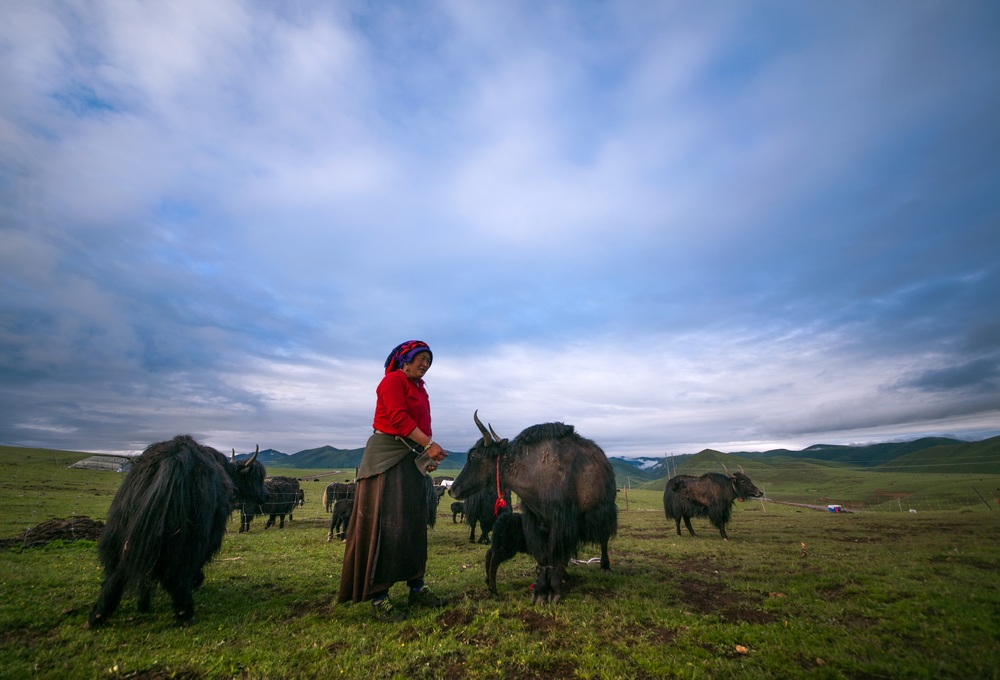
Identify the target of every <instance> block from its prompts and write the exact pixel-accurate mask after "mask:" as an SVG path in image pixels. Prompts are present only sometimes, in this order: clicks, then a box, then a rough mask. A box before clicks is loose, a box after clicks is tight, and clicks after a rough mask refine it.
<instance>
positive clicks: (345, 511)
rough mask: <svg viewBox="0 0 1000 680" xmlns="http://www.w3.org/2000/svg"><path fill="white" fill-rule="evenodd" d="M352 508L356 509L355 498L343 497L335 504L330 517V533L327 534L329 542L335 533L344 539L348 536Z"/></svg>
mask: <svg viewBox="0 0 1000 680" xmlns="http://www.w3.org/2000/svg"><path fill="white" fill-rule="evenodd" d="M352 510H354V499H353V498H341V499H340V500H339V501H337V502H336V503H334V504H333V516H332V517H331V518H330V533H328V534H327V535H326V542H327V543H329V542H330V541H332V540H333V535H334V533H336V534H337V538H339V539H340V540H342V541H343V540H344V539H346V538H347V524H348V522H350V521H351V511H352Z"/></svg>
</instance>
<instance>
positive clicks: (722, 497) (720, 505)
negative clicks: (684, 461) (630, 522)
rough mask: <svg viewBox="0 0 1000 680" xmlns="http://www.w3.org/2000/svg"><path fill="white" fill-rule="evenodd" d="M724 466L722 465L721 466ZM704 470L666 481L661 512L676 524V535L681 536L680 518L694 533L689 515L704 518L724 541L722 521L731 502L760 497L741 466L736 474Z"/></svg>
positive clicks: (727, 514) (728, 514)
mask: <svg viewBox="0 0 1000 680" xmlns="http://www.w3.org/2000/svg"><path fill="white" fill-rule="evenodd" d="M723 467H724V468H725V466H723ZM726 473H727V474H722V473H721V472H708V473H706V474H703V475H702V476H701V477H693V476H691V475H677V476H676V477H672V478H671V479H668V480H667V486H666V488H665V489H664V490H663V512H664V514H666V516H667V519H668V520H671V519H672V520H674V523H675V524H676V525H677V535H678V536H681V535H683V534H681V520H682V519H683V520H684V526H686V527H687V530H688V532H689V533H690V534H691V535H692V536H696V535H697V534H695V533H694V529H692V528H691V518H692V517H708V520H709V521H710V522H711V523H712V525H713V526H714V527H715V528H716V529H718V530H719V533H720V534H722V538H723V539H724V540H727V541H728V540H729V536H727V535H726V524H728V523H729V517H730V515H731V514H732V510H733V503H734V502H735V501H736V500H737V499H739V500H741V501H742V500H746V499H747V498H757V497H759V496H763V495H764V492H763V491H760V490H759V489H758V488H757V487H756V486H754V485H753V482H751V481H750V478H749V477H747V476H746V475H745V474H744V473H743V468H742V467H740V471H739V472H737V473H736V474H728V473H729V470H726Z"/></svg>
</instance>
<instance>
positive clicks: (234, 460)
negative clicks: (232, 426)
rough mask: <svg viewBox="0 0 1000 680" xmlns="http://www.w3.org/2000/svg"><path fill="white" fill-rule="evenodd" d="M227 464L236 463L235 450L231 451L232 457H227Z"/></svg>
mask: <svg viewBox="0 0 1000 680" xmlns="http://www.w3.org/2000/svg"><path fill="white" fill-rule="evenodd" d="M229 462H230V463H235V462H236V449H233V455H231V456H230V457H229Z"/></svg>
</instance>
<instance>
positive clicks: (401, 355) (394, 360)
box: [385, 340, 434, 375]
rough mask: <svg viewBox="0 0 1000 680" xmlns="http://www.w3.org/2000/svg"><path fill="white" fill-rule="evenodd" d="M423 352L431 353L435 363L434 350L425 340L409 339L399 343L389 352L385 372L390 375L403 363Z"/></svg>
mask: <svg viewBox="0 0 1000 680" xmlns="http://www.w3.org/2000/svg"><path fill="white" fill-rule="evenodd" d="M421 352H427V353H428V354H430V355H431V363H434V352H432V351H431V348H430V347H429V346H428V345H427V343H426V342H424V341H423V340H408V341H407V342H404V343H403V344H401V345H397V346H396V348H395V349H394V350H392V351H391V352H389V356H388V357H387V358H386V360H385V374H386V375H389V374H390V373H392V372H393V371H395V370H396V369H397V368H402V367H403V364H408V363H410V362H411V361H413V357H415V356H417V355H418V354H420V353H421Z"/></svg>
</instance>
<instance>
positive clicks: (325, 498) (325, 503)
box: [323, 485, 330, 510]
mask: <svg viewBox="0 0 1000 680" xmlns="http://www.w3.org/2000/svg"><path fill="white" fill-rule="evenodd" d="M329 490H330V486H329V485H327V487H326V488H325V489H323V507H324V508H326V509H328V510H329V509H330V501H329V500H328V499H327V497H326V493H327V492H328V491H329Z"/></svg>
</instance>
